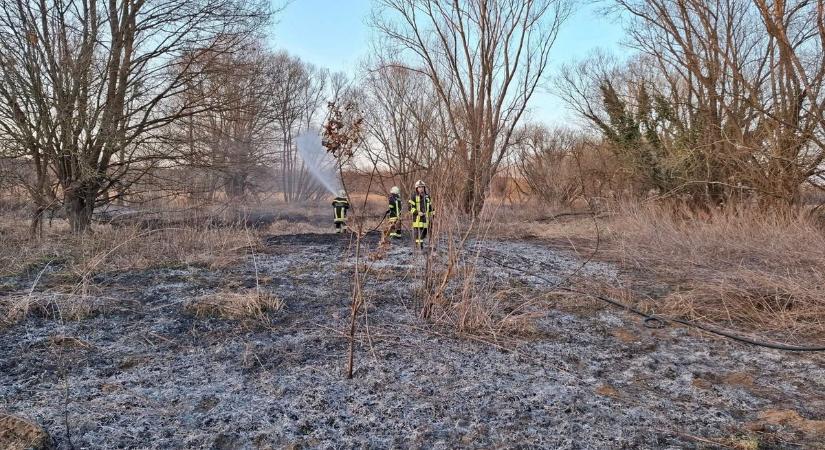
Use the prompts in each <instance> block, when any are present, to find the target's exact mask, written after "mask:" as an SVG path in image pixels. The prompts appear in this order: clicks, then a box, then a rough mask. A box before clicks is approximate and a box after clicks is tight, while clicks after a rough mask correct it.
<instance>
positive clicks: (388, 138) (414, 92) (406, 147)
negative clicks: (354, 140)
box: [362, 64, 446, 189]
mask: <svg viewBox="0 0 825 450" xmlns="http://www.w3.org/2000/svg"><path fill="white" fill-rule="evenodd" d="M362 89H363V97H364V98H363V101H362V107H363V109H364V117H365V123H366V131H367V133H368V140H369V144H370V145H368V146H367V148H366V152H365V153H366V154H367V157H369V159H370V160H371V161H372V163H373V164H374V165H376V166H378V167H379V168H380V169H381V170H382V171H385V172H389V173H391V174H392V177H393V178H394V179H395V178H397V180H391V181H390V182H396V181H400V183H401V185H402V186H406V187H407V189H411V187H412V185H413V184H414V183H415V180H416V179H419V178H427V175H429V174H431V173H432V172H431V171H432V169H434V168H435V167H436V166H437V165H438V162H437V161H438V158H439V157H440V156H443V155H442V153H444V152H437V151H436V149H437V148H439V147H441V148H444V147H443V146H444V145H445V144H446V143H445V142H443V140H442V141H441V142H439V141H438V139H439V137H443V136H445V133H444V131H445V130H443V129H441V127H439V124H440V120H439V119H440V117H439V104H438V98H437V96H436V94H435V92H434V91H433V89H432V84H431V83H430V81H429V79H428V78H427V77H425V76H423V75H421V74H420V73H418V72H413V71H409V70H406V69H404V68H402V67H399V66H397V65H393V64H378V68H377V69H374V70H368V72H367V75H366V76H365V78H364V81H363V88H362ZM379 174H380V173H379Z"/></svg>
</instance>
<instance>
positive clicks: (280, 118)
mask: <svg viewBox="0 0 825 450" xmlns="http://www.w3.org/2000/svg"><path fill="white" fill-rule="evenodd" d="M274 63H275V65H276V66H277V67H278V69H277V73H278V77H277V78H278V79H277V86H278V88H277V91H276V102H275V109H274V111H273V119H274V121H275V123H276V124H277V126H278V129H279V133H280V139H281V147H280V157H279V163H280V166H279V169H280V179H281V180H280V181H281V190H282V191H283V195H284V200H285V201H286V202H294V201H300V200H307V199H309V198H311V197H313V196H314V195H317V194H318V193H319V192H320V191H321V190H322V188H321V187H319V186H318V185H317V183H316V182H315V181H314V180H313V179H312V177H311V175H310V173H309V172H308V171H307V169H306V167H305V165H304V162H303V161H302V160H301V157H300V155H299V153H298V151H297V147H296V142H295V139H296V138H297V137H298V136H299V135H300V134H301V133H302V132H305V131H307V130H309V129H310V128H312V127H313V126H317V127H320V120H319V115H320V111H321V109H322V107H323V106H324V104H325V101H326V99H327V98H326V96H327V88H328V86H329V84H328V81H329V73H328V72H327V71H326V70H323V69H319V68H317V67H315V66H313V65H311V64H308V63H306V62H303V61H301V60H300V59H298V58H295V57H293V56H290V55H288V54H286V53H280V54H278V55H276V57H275V61H274Z"/></svg>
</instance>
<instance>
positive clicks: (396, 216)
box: [384, 186, 402, 238]
mask: <svg viewBox="0 0 825 450" xmlns="http://www.w3.org/2000/svg"><path fill="white" fill-rule="evenodd" d="M387 200H388V201H389V207H388V208H387V230H386V233H385V236H384V237H386V236H387V235H388V236H389V237H392V238H400V237H401V230H400V229H399V228H400V226H401V222H400V218H401V211H402V209H401V189H400V188H399V187H398V186H393V187H392V189H390V196H389V198H388V199H387Z"/></svg>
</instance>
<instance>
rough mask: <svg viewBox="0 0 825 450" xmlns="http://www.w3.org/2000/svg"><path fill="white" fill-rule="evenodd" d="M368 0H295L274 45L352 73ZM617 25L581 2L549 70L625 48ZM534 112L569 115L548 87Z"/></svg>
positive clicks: (365, 30) (549, 118) (556, 119)
mask: <svg viewBox="0 0 825 450" xmlns="http://www.w3.org/2000/svg"><path fill="white" fill-rule="evenodd" d="M371 8H372V6H371V1H370V0H293V1H292V2H291V3H290V4H289V5H288V6H287V7H286V9H285V10H284V11H283V12H282V13H281V14H280V15H279V17H278V18H277V23H276V24H275V26H274V27H273V37H272V41H273V42H272V44H273V46H274V47H276V48H279V49H284V50H287V51H288V52H289V53H291V54H293V55H296V56H298V57H300V58H302V59H304V60H305V61H308V62H311V63H313V64H315V65H317V66H320V67H326V68H329V69H331V70H335V71H344V72H348V73H352V72H353V71H354V70H355V68H356V66H357V65H358V62H359V61H360V60H361V58H362V57H363V56H364V55H366V53H367V52H368V50H369V42H370V39H371V36H372V30H371V29H370V27H369V25H368V23H367V22H368V19H369V15H370V11H371ZM622 39H623V33H622V29H621V25H619V24H617V23H615V22H614V21H613V20H612V19H610V18H607V17H605V16H604V14H602V13H601V12H600V11H598V9H597V7H595V6H593V5H592V3H589V2H588V3H587V4H581V5H579V6H578V7H577V8H576V11H575V13H574V14H573V16H572V17H571V18H570V19H569V20H568V21H567V22H566V23H565V24H564V26H563V28H562V30H561V32H560V34H559V37H558V40H557V41H556V45H555V46H554V48H553V54H552V60H551V63H550V67H549V70H550V72H551V73H553V72H555V71H556V70H557V69H558V68H559V67H560V66H561V64H563V63H567V62H571V61H576V60H578V59H580V58H582V57H584V56H586V55H587V54H588V53H589V52H591V51H592V50H593V49H595V48H603V49H607V50H611V51H614V52H616V53H623V52H625V50H624V49H623V48H622V47H621V46H620V42H621V40H622ZM531 108H532V116H533V117H534V118H535V119H536V120H540V121H543V122H547V123H550V124H562V123H563V122H564V121H568V120H573V115H572V114H571V113H569V112H568V111H567V110H566V107H565V105H564V103H562V102H561V101H560V100H558V99H557V98H556V97H555V96H554V95H552V94H551V93H549V92H542V93H539V94H538V95H536V96H535V97H534V98H533V101H532V105H531Z"/></svg>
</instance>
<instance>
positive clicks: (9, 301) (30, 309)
mask: <svg viewBox="0 0 825 450" xmlns="http://www.w3.org/2000/svg"><path fill="white" fill-rule="evenodd" d="M113 304H114V302H112V301H110V299H104V298H100V297H95V296H91V295H76V294H64V293H56V292H49V293H32V294H30V295H19V296H11V297H7V298H0V325H10V324H14V323H17V322H20V321H22V320H25V319H26V318H28V317H43V318H48V319H52V320H60V321H76V320H82V319H85V318H88V317H92V316H94V315H96V314H100V313H104V312H107V311H108V310H109V309H111V308H112V307H113Z"/></svg>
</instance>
